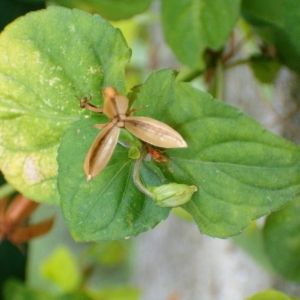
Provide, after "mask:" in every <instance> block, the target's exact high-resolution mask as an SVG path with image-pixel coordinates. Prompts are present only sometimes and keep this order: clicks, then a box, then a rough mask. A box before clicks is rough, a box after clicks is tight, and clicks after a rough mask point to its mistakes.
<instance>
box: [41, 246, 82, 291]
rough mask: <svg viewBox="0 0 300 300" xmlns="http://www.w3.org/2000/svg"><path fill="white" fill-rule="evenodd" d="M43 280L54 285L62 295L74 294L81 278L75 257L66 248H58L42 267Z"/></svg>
mask: <svg viewBox="0 0 300 300" xmlns="http://www.w3.org/2000/svg"><path fill="white" fill-rule="evenodd" d="M42 273H43V275H44V277H45V278H47V279H48V280H49V281H52V282H53V283H55V284H56V285H57V286H58V287H59V288H60V291H61V292H63V293H70V292H75V291H76V290H77V289H78V288H79V285H80V284H81V281H82V278H81V274H80V271H79V266H78V264H77V261H76V259H75V257H73V255H72V253H71V252H70V251H69V250H68V248H66V247H63V246H61V247H58V248H57V249H56V250H55V251H54V253H53V254H52V255H51V257H49V258H48V259H47V260H46V261H45V262H44V264H43V266H42Z"/></svg>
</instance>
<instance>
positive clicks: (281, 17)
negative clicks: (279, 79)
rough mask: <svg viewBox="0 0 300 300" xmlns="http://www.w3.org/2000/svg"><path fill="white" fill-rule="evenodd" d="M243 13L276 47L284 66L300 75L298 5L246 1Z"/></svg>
mask: <svg viewBox="0 0 300 300" xmlns="http://www.w3.org/2000/svg"><path fill="white" fill-rule="evenodd" d="M242 13H243V16H244V18H245V19H246V21H248V22H249V23H250V24H252V25H253V26H254V28H255V30H256V31H257V32H258V33H259V34H260V35H261V36H262V37H263V39H264V40H265V41H266V42H268V43H271V44H273V45H275V47H276V49H277V51H278V55H279V58H280V59H281V60H282V62H283V63H284V64H286V65H287V66H288V67H289V68H291V69H292V70H295V71H297V72H300V40H299V36H300V27H299V23H300V14H299V1H297V0H265V1H260V0H243V1H242Z"/></svg>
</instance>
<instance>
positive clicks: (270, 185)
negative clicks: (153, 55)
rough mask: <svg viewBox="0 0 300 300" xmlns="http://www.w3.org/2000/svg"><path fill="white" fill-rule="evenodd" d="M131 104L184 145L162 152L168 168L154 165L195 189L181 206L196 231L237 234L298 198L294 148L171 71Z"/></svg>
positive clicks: (298, 156) (157, 76) (299, 154)
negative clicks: (165, 126)
mask: <svg viewBox="0 0 300 300" xmlns="http://www.w3.org/2000/svg"><path fill="white" fill-rule="evenodd" d="M134 106H135V107H143V109H142V110H140V111H137V112H136V113H135V115H143V116H148V117H152V118H154V119H157V120H160V121H162V122H164V123H166V124H168V125H170V126H171V127H172V128H174V129H175V130H177V131H178V132H179V133H180V134H181V135H182V136H183V138H184V139H185V141H186V142H187V144H188V148H186V149H168V150H167V152H166V153H164V155H165V156H166V157H167V158H168V160H169V163H164V164H162V163H157V166H158V167H159V168H160V169H161V170H162V172H163V173H164V175H165V177H166V178H167V179H168V180H169V181H171V182H177V183H182V184H187V185H196V187H197V188H198V191H197V192H195V193H194V195H193V197H192V199H191V200H190V201H189V202H188V203H187V204H185V205H183V206H182V207H183V208H185V209H186V210H187V211H188V212H189V213H190V214H191V215H192V216H193V217H194V219H195V221H196V223H197V224H198V226H199V229H200V231H201V232H202V233H205V234H208V235H211V236H217V237H222V238H225V237H229V236H232V235H237V234H239V233H240V232H241V230H242V229H244V228H245V227H247V226H248V225H249V224H250V222H251V220H254V219H257V218H259V217H261V216H263V215H266V214H269V213H270V212H271V211H273V210H277V209H279V208H281V207H282V206H284V205H285V204H286V203H288V202H289V201H290V200H292V199H294V198H295V197H296V196H297V195H298V194H299V193H300V173H299V170H300V165H299V161H300V148H299V147H298V146H296V145H294V144H292V143H290V142H288V141H286V140H284V139H283V138H281V137H278V136H276V135H274V134H272V133H270V132H268V131H266V130H265V129H264V128H263V127H262V126H261V125H259V124H258V123H257V122H256V121H254V120H253V119H251V118H249V117H248V116H246V115H244V114H242V113H241V112H240V111H239V110H238V109H236V108H234V107H231V106H229V105H226V104H224V103H222V102H219V101H216V100H214V99H212V97H211V96H210V95H209V94H206V93H203V92H201V91H199V90H196V89H194V88H192V87H191V86H190V85H189V84H186V83H176V82H175V81H174V77H173V73H172V71H170V70H162V71H159V72H154V73H153V74H152V75H151V76H150V77H149V79H148V80H147V81H146V83H145V84H144V85H143V86H142V87H141V89H140V93H139V94H138V95H137V100H136V102H135V103H134ZM148 185H149V184H148Z"/></svg>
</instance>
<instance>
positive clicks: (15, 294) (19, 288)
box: [4, 280, 57, 300]
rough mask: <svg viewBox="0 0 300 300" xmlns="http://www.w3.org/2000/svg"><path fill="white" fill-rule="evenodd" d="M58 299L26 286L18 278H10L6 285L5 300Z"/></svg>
mask: <svg viewBox="0 0 300 300" xmlns="http://www.w3.org/2000/svg"><path fill="white" fill-rule="evenodd" d="M12 299H13V300H41V299H43V300H57V297H55V296H52V295H49V294H47V293H44V292H42V291H35V290H32V289H29V288H26V286H25V285H24V284H22V283H21V282H19V281H16V280H9V281H7V282H6V283H5V286H4V300H12Z"/></svg>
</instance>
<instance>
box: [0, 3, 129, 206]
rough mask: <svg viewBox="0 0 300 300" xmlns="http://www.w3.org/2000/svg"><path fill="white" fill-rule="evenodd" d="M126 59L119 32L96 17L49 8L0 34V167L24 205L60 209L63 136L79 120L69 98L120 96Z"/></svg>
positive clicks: (74, 103) (96, 99)
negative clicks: (106, 92) (109, 89)
mask: <svg viewBox="0 0 300 300" xmlns="http://www.w3.org/2000/svg"><path fill="white" fill-rule="evenodd" d="M129 57H130V50H129V49H128V47H127V45H126V43H125V41H124V38H123V36H122V35H121V33H120V32H119V31H118V30H116V29H115V28H113V27H112V26H111V25H110V24H109V23H107V22H106V21H104V20H103V19H101V17H99V16H97V15H94V16H92V15H90V14H88V13H85V12H82V11H79V10H69V9H65V8H59V7H51V8H49V9H47V10H43V11H39V12H34V13H30V14H27V15H26V16H25V17H22V18H19V19H17V20H16V21H15V22H13V23H12V24H11V25H9V26H8V27H7V28H6V29H5V30H4V31H3V32H2V33H1V35H0V127H1V136H0V153H1V156H0V168H1V169H2V171H3V173H4V175H5V177H6V179H7V180H8V181H9V182H10V183H11V184H12V185H14V186H15V187H16V188H17V189H18V190H19V191H21V192H22V193H23V194H25V195H26V196H27V197H28V198H31V199H33V200H36V201H46V202H50V203H58V200H59V197H58V193H57V189H56V188H55V186H56V176H57V164H56V160H55V158H56V155H57V148H58V145H59V141H60V137H61V134H62V133H63V132H64V131H65V130H66V128H68V126H69V125H70V124H71V123H72V122H74V121H75V120H77V119H79V116H80V115H82V114H89V112H87V110H84V109H80V108H79V103H78V100H77V99H76V98H75V97H74V96H75V95H77V96H80V95H81V94H82V93H90V94H91V95H92V96H93V102H94V103H98V104H100V103H101V102H102V94H101V93H102V90H101V89H102V87H103V86H105V85H114V86H116V87H117V88H118V89H119V90H120V91H121V92H122V91H124V88H125V82H124V65H125V64H126V63H127V61H128V60H129Z"/></svg>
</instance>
